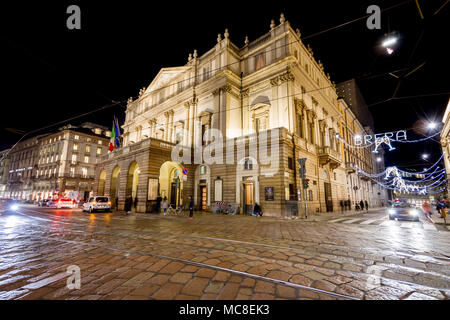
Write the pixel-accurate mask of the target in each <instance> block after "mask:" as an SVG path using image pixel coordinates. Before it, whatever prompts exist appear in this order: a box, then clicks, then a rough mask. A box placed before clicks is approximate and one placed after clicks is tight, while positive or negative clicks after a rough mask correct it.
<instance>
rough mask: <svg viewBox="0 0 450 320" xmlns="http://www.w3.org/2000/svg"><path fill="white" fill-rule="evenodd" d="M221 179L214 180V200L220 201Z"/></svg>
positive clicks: (221, 198)
mask: <svg viewBox="0 0 450 320" xmlns="http://www.w3.org/2000/svg"><path fill="white" fill-rule="evenodd" d="M222 187H223V186H222V180H215V181H214V201H222V200H223V197H222Z"/></svg>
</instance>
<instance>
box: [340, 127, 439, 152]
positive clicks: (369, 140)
mask: <svg viewBox="0 0 450 320" xmlns="http://www.w3.org/2000/svg"><path fill="white" fill-rule="evenodd" d="M394 133H395V137H394ZM440 133H441V132H436V133H434V134H433V135H431V136H428V137H425V138H422V139H418V140H408V138H407V134H406V130H400V131H396V132H386V133H377V134H375V135H365V136H361V135H355V136H354V138H353V140H354V145H351V144H349V143H347V142H346V141H345V140H344V139H342V138H341V136H340V135H339V134H336V139H338V140H340V141H341V142H342V143H343V144H345V145H346V146H349V147H351V148H355V149H358V148H368V147H370V146H372V145H376V148H375V150H376V151H378V147H380V145H381V144H383V143H385V144H387V145H388V146H389V151H390V150H394V149H395V148H394V147H392V142H400V143H416V142H422V141H426V140H429V139H432V138H434V137H435V136H437V135H439V134H440ZM385 137H387V138H388V139H389V142H388V141H387V139H385ZM375 153H378V152H375Z"/></svg>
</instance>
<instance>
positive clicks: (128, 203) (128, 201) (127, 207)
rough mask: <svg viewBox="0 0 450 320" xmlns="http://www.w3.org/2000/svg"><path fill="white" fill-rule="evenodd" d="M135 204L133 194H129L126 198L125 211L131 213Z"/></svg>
mask: <svg viewBox="0 0 450 320" xmlns="http://www.w3.org/2000/svg"><path fill="white" fill-rule="evenodd" d="M132 205H133V198H132V197H131V196H128V197H127V198H126V199H125V212H126V214H129V213H131V206H132Z"/></svg>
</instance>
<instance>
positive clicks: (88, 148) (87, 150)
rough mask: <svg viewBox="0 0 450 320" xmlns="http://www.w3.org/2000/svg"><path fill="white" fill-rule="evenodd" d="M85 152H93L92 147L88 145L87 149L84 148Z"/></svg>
mask: <svg viewBox="0 0 450 320" xmlns="http://www.w3.org/2000/svg"><path fill="white" fill-rule="evenodd" d="M84 151H85V152H86V153H90V152H91V146H90V145H86V147H85V148H84Z"/></svg>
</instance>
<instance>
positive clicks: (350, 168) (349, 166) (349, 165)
mask: <svg viewBox="0 0 450 320" xmlns="http://www.w3.org/2000/svg"><path fill="white" fill-rule="evenodd" d="M345 171H347V173H353V172H356V168H355V164H354V163H353V162H346V163H345Z"/></svg>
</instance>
